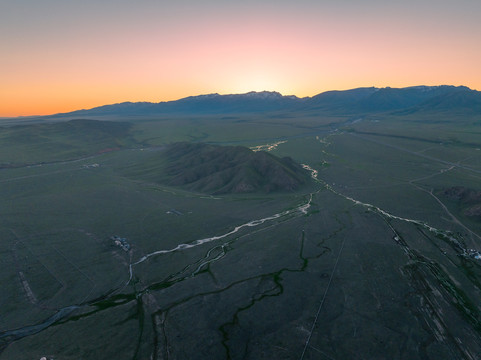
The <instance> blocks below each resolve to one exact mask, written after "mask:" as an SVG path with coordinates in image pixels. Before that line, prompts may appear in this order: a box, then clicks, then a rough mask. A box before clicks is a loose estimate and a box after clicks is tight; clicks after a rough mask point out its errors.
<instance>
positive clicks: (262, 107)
mask: <svg viewBox="0 0 481 360" xmlns="http://www.w3.org/2000/svg"><path fill="white" fill-rule="evenodd" d="M275 111H307V112H309V111H324V112H331V113H345V114H349V113H353V114H354V113H356V114H360V113H361V114H362V113H373V112H374V113H376V112H393V113H398V114H404V113H417V112H432V111H443V112H445V111H454V112H467V113H471V114H477V113H480V112H481V92H479V91H476V90H471V89H469V88H468V87H465V86H451V85H440V86H413V87H405V88H390V87H386V88H376V87H365V88H357V89H351V90H344V91H327V92H323V93H320V94H318V95H315V96H313V97H304V98H299V97H296V96H293V95H290V96H284V95H281V94H280V93H278V92H271V91H262V92H248V93H245V94H231V95H219V94H209V95H199V96H190V97H186V98H183V99H180V100H175V101H167V102H158V103H152V102H123V103H119V104H112V105H104V106H99V107H95V108H92V109H88V110H77V111H73V112H69V113H62V114H56V115H52V116H50V118H51V117H83V116H116V115H122V116H149V115H176V114H178V115H189V114H198V115H209V114H235V113H259V112H275Z"/></svg>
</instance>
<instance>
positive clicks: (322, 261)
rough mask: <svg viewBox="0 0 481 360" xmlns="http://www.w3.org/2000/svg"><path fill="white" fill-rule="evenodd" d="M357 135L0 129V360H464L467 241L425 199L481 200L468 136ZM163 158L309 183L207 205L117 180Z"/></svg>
mask: <svg viewBox="0 0 481 360" xmlns="http://www.w3.org/2000/svg"><path fill="white" fill-rule="evenodd" d="M359 118H360V117H352V116H345V117H343V116H328V115H323V114H314V113H306V114H300V115H299V114H297V115H295V114H294V113H288V114H266V115H255V116H254V115H238V116H237V115H236V116H231V117H220V116H217V117H212V118H210V117H206V116H204V117H199V118H196V117H189V118H181V117H177V118H159V119H135V120H132V119H116V120H118V121H107V122H97V121H93V120H92V121H80V122H79V121H73V122H58V123H35V124H31V125H28V124H24V125H22V126H10V124H9V126H4V127H2V128H1V130H0V137H1V141H0V154H1V155H0V163H1V164H2V168H1V169H0V199H1V202H0V239H1V241H0V264H2V269H3V271H2V273H1V274H0V279H1V280H0V281H1V284H2V295H1V297H0V304H1V305H2V307H1V311H0V359H1V360H3V359H40V358H41V357H42V356H46V357H47V358H53V359H112V358H116V359H263V358H265V359H301V360H302V359H375V358H378V359H382V358H391V359H475V358H477V357H478V356H479V354H480V353H481V306H480V304H481V295H480V294H481V262H480V261H481V260H477V259H475V258H474V257H472V256H469V255H466V254H464V253H463V250H468V249H475V250H476V251H481V238H480V235H481V223H480V222H479V221H477V220H476V219H473V218H469V217H467V216H466V215H465V214H464V213H463V208H462V206H460V204H459V203H458V202H456V201H455V200H453V199H448V198H446V197H443V196H442V191H443V189H447V188H450V187H455V186H464V187H467V188H470V189H477V190H478V191H479V190H481V163H480V161H481V160H480V155H481V152H480V151H479V150H478V149H479V148H481V137H479V131H480V130H479V129H480V127H479V124H480V119H479V117H475V116H471V117H466V118H461V119H460V118H457V117H453V116H452V115H450V114H448V113H446V114H442V113H441V114H436V115H429V116H428V115H422V116H420V117H416V116H415V115H403V116H401V115H392V114H391V115H389V114H386V115H379V114H378V115H376V116H363V117H362V120H361V121H357V120H358V119H359ZM0 125H1V124H0ZM177 141H190V142H207V143H212V144H222V145H228V144H229V145H231V144H235V145H244V146H248V147H254V146H259V145H269V144H271V145H272V144H276V143H277V144H276V145H275V146H273V147H271V149H270V152H271V153H272V154H273V155H276V156H279V157H284V156H290V157H292V158H293V159H294V160H295V161H296V162H298V163H301V164H306V165H308V166H310V167H311V168H312V169H314V170H316V171H318V175H317V181H314V183H313V184H311V185H309V186H307V187H302V188H300V189H299V190H296V191H284V192H278V193H267V194H266V193H253V194H223V195H209V194H205V193H202V192H199V191H189V190H188V189H186V188H184V187H175V186H168V185H165V184H162V183H159V182H156V181H152V178H150V177H139V176H132V175H131V174H129V171H128V170H129V169H139V168H140V169H143V168H148V169H149V171H150V172H152V171H154V170H156V169H157V168H156V166H157V165H156V163H155V162H153V160H152V159H155V158H156V154H160V153H161V152H162V151H164V145H167V144H169V143H172V142H177ZM163 166H164V165H163V164H160V163H159V164H158V170H156V171H159V172H162V171H164V170H163V169H164V167H163ZM160 175H162V174H160ZM306 204H309V206H306V208H305V209H304V208H301V206H302V205H306ZM114 235H117V236H119V237H122V238H126V239H127V240H126V241H127V242H128V243H129V245H130V249H129V250H128V251H126V250H123V249H122V248H121V247H120V246H119V245H116V244H115V242H114V241H113V240H112V239H111V237H112V236H114ZM71 306H74V308H70V307H71ZM56 316H58V318H55V320H52V321H50V320H49V319H52V317H56Z"/></svg>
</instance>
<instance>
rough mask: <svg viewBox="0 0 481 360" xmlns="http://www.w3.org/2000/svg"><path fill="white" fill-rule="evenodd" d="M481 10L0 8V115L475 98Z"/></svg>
mask: <svg viewBox="0 0 481 360" xmlns="http://www.w3.org/2000/svg"><path fill="white" fill-rule="evenodd" d="M480 18H481V1H474V0H469V1H467V0H456V1H451V0H418V1H413V0H405V1H378V0H364V1H354V0H336V1H322V0H317V1H310V0H298V1H282V0H277V1H262V0H259V1H251V0H244V1H231V0H223V1H221V0H206V1H202V0H196V1H193V0H177V1H175V2H174V1H161V0H138V1H132V0H129V1H124V0H96V1H93V0H82V1H80V0H79V1H73V0H69V1H67V0H42V1H39V0H14V1H13V0H12V1H9V0H1V1H0V45H1V56H0V81H1V87H0V116H20V115H43V114H52V113H58V112H67V111H72V110H78V109H84V108H91V107H95V106H99V105H104V104H111V103H118V102H123V101H152V102H159V101H168V100H175V99H179V98H182V97H186V96H190V95H199V94H207V93H214V92H217V93H221V94H227V93H243V92H248V91H251V90H255V91H262V90H270V91H279V92H281V93H282V94H285V95H291V94H293V95H297V96H300V97H302V96H313V95H316V94H318V93H320V92H323V91H326V90H335V89H336V90H343V89H349V88H355V87H360V86H378V87H384V86H391V87H404V86H412V85H441V84H449V85H466V86H469V87H471V88H472V89H477V90H481V65H480V64H481V21H480V20H479V19H480Z"/></svg>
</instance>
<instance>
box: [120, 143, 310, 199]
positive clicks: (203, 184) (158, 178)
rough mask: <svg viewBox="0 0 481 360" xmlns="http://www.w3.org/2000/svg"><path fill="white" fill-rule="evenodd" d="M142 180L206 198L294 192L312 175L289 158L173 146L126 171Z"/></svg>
mask: <svg viewBox="0 0 481 360" xmlns="http://www.w3.org/2000/svg"><path fill="white" fill-rule="evenodd" d="M126 171H127V175H129V176H133V177H136V178H139V179H142V180H147V181H152V182H158V183H162V184H165V185H170V186H180V187H183V188H185V189H188V190H192V191H198V192H202V193H207V194H228V193H255V192H261V193H272V192H290V191H295V190H297V189H299V188H300V187H302V186H303V185H305V184H307V183H308V182H309V181H310V177H309V174H308V172H307V171H306V170H304V169H303V168H302V167H301V166H300V165H299V164H297V163H296V162H295V161H294V160H292V159H291V158H289V157H285V158H278V157H276V156H274V155H272V154H269V153H267V152H264V151H259V152H254V151H252V150H250V149H248V148H246V147H243V146H218V145H210V144H204V143H188V142H181V143H174V144H170V145H167V146H166V147H165V148H163V149H162V150H161V151H158V152H152V153H151V155H150V156H149V158H148V159H147V160H146V161H144V162H142V163H140V164H136V165H134V166H131V167H130V168H129V169H127V170H126Z"/></svg>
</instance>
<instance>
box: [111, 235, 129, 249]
mask: <svg viewBox="0 0 481 360" xmlns="http://www.w3.org/2000/svg"><path fill="white" fill-rule="evenodd" d="M110 239H111V240H113V242H114V243H115V245H117V246H119V247H121V248H122V250H124V251H129V250H130V244H129V243H128V242H127V239H126V238H123V237H120V236H117V235H114V236H111V237H110Z"/></svg>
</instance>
